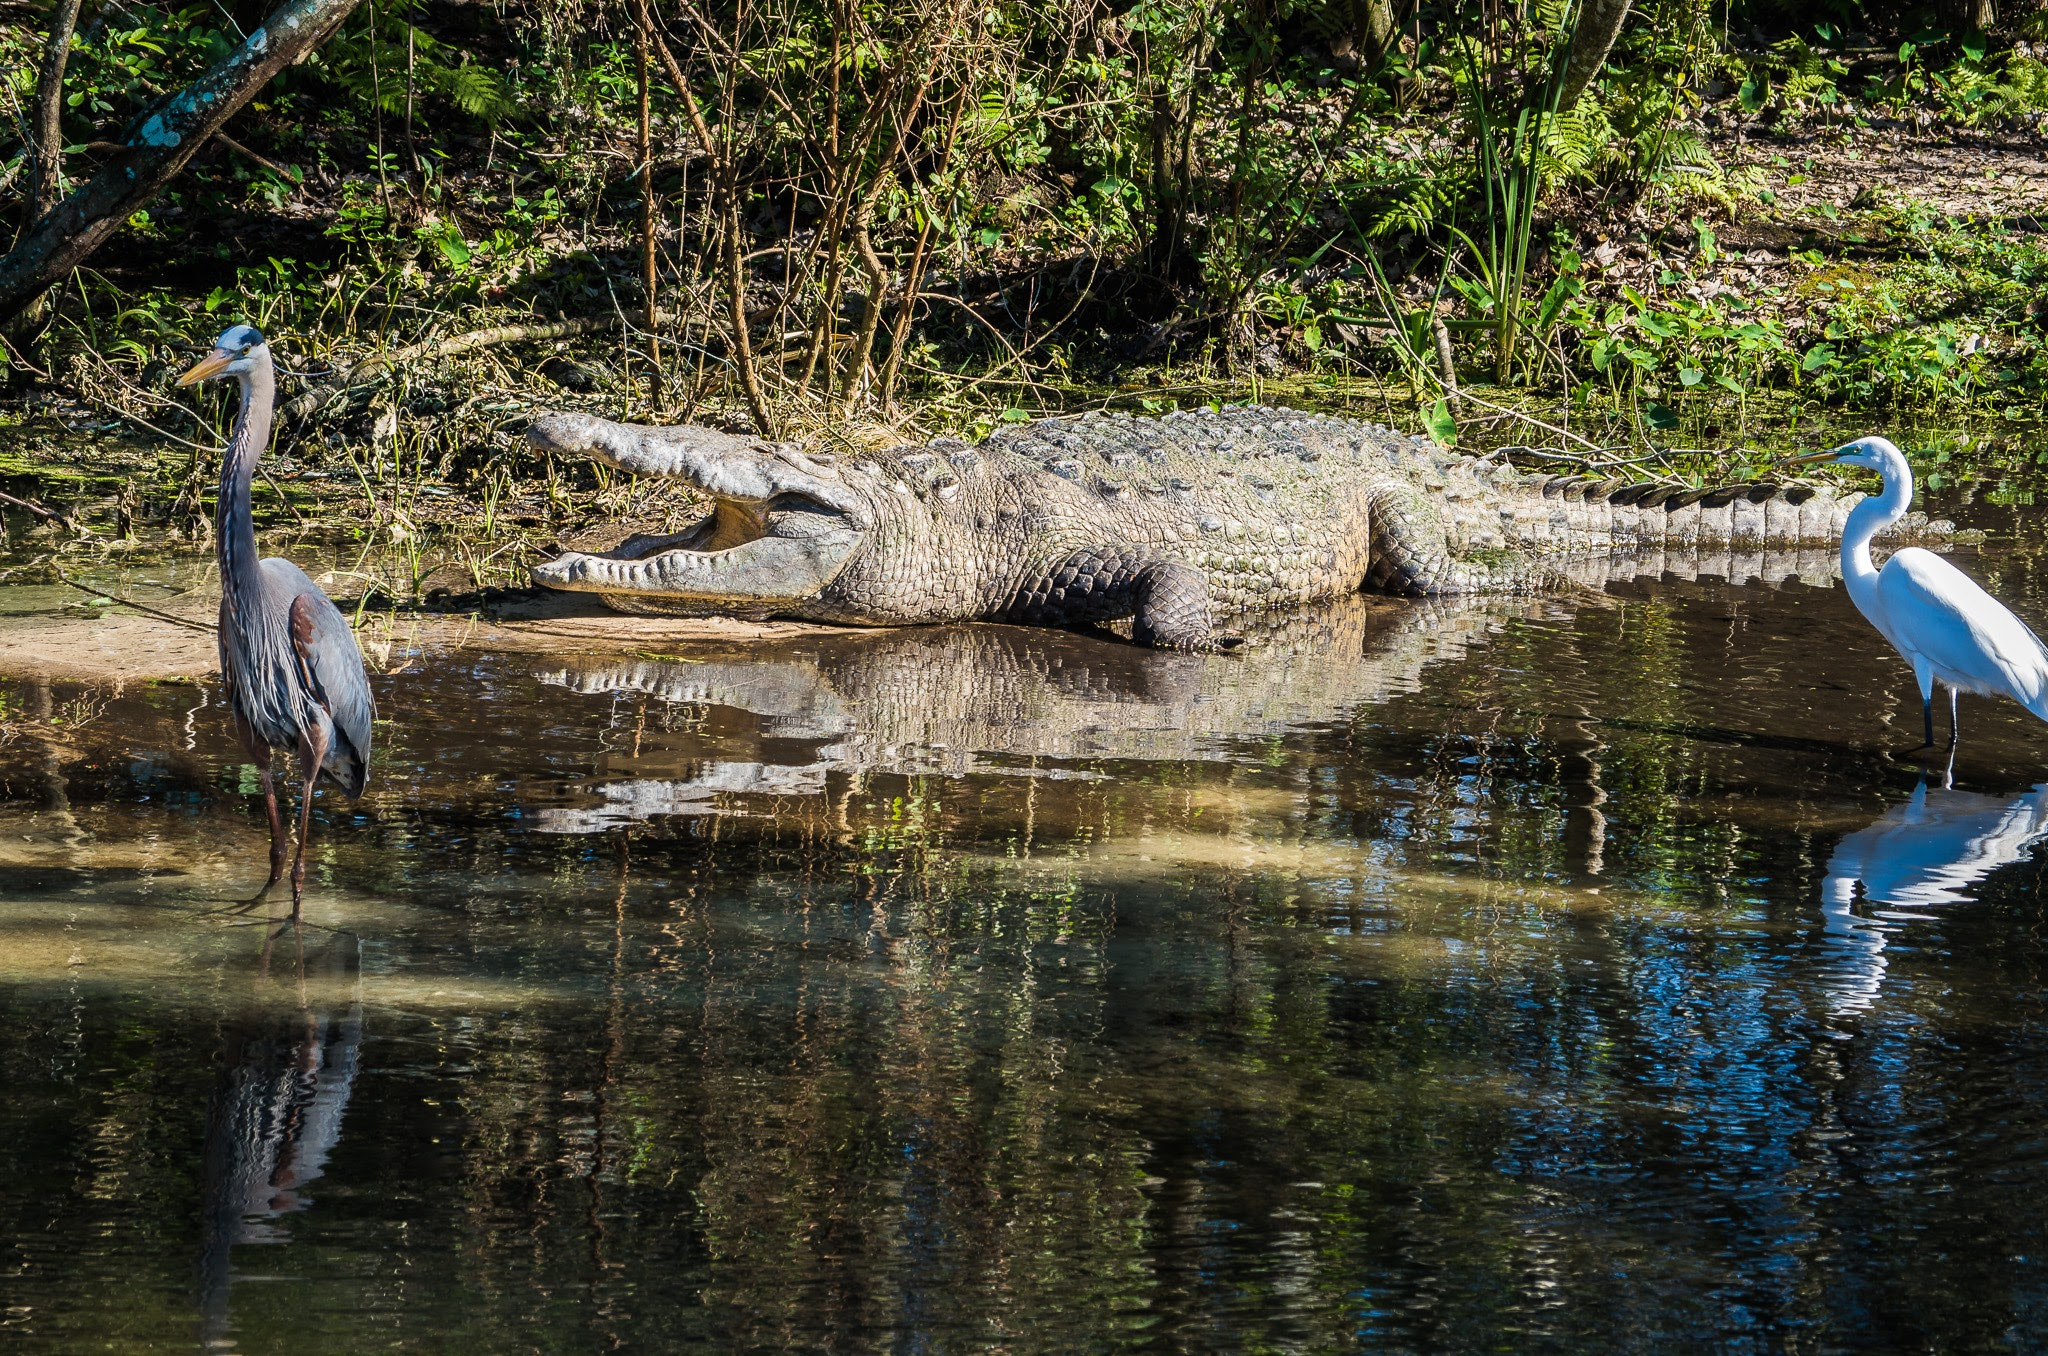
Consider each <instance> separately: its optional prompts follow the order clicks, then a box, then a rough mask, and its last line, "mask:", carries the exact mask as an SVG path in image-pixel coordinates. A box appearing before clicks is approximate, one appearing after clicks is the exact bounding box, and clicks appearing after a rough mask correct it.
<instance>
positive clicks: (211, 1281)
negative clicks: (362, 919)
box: [199, 927, 363, 1351]
mask: <svg viewBox="0 0 2048 1356" xmlns="http://www.w3.org/2000/svg"><path fill="white" fill-rule="evenodd" d="M361 982H362V957H361V948H360V945H359V943H358V941H357V939H356V938H355V937H354V936H352V935H350V934H348V933H332V934H328V935H326V936H324V937H321V938H319V939H318V940H317V942H314V941H310V940H308V939H306V936H305V930H304V929H301V928H292V927H286V928H282V929H280V930H279V931H277V932H273V933H272V934H271V935H270V936H269V937H268V938H267V939H266V941H265V943H264V948H263V958H262V961H261V963H260V965H259V966H258V975H257V979H256V992H255V993H254V995H253V996H252V999H251V1002H250V1004H249V1006H248V1007H247V1008H246V1009H245V1010H244V1011H243V1012H241V1013H240V1014H238V1015H236V1016H234V1017H231V1018H230V1020H229V1022H228V1023H227V1025H226V1027H225V1029H224V1031H223V1033H222V1040H221V1060H220V1078H219V1081H218V1083H217V1084H216V1086H215V1090H214V1095H213V1100H212V1102H211V1103H210V1104H209V1106H208V1108H207V1115H206V1150H205V1160H204V1166H203V1169H202V1178H201V1193H200V1199H201V1208H202V1210H203V1212H204V1219H203V1221H202V1230H201V1237H202V1240H203V1241H202V1245H201V1252H200V1266H199V1271H200V1277H199V1291H200V1293H199V1308H200V1333H201V1343H202V1345H203V1347H204V1348H205V1349H206V1350H208V1351H232V1350H234V1338H233V1327H234V1323H233V1310H232V1303H231V1301H232V1290H233V1285H234V1279H235V1272H234V1248H235V1247H236V1245H237V1244H245V1245H246V1244H275V1243H285V1242H289V1241H290V1235H289V1234H288V1233H287V1232H286V1231H285V1230H284V1228H283V1227H282V1226H281V1219H282V1217H283V1216H285V1215H288V1214H292V1213H295V1212H297V1211H300V1210H304V1209H305V1208H306V1207H307V1206H309V1205H311V1204H312V1198H311V1197H310V1196H309V1195H307V1193H306V1188H307V1186H308V1185H309V1184H310V1183H312V1182H314V1181H316V1180H317V1179H318V1178H319V1177H320V1176H321V1175H322V1174H323V1173H324V1172H325V1171H326V1168H327V1158H328V1155H329V1154H331V1153H333V1152H334V1147H335V1145H336V1143H337V1142H339V1140H340V1138H341V1118H342V1112H343V1110H344V1109H345V1108H346V1107H347V1106H348V1099H349V1094H350V1093H351V1092H352V1091H353V1090H354V1088H355V1078H356V1061H357V1054H358V1051H359V1049H360V1048H361V1045H362V1039H363V1003H362V992H361Z"/></svg>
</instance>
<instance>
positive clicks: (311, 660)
mask: <svg viewBox="0 0 2048 1356" xmlns="http://www.w3.org/2000/svg"><path fill="white" fill-rule="evenodd" d="M214 377H233V378H234V379H235V380H236V381H238V382H240V383H241V385H242V408H241V412H240V413H239V414H238V415H236V417H235V432H234V436H233V437H232V438H230V439H229V440H228V450H227V455H226V457H225V458H224V459H223V461H222V464H221V472H220V500H219V503H218V506H217V509H216V522H217V524H218V531H217V533H216V546H215V551H216V553H217V555H218V556H219V558H220V584H221V592H220V671H221V677H222V679H223V680H224V681H225V683H226V685H227V690H228V698H229V704H230V706H231V707H232V709H233V712H234V723H235V734H236V736H237V737H239V738H240V739H241V741H242V747H244V748H245V749H247V750H248V751H249V758H250V761H252V762H254V763H255V764H256V771H257V774H258V777H259V779H260V780H261V782H262V784H263V808H264V810H265V812H266V813H267V814H268V815H269V816H270V880H269V882H268V884H266V885H265V886H264V887H263V892H262V893H261V894H259V895H258V896H257V898H258V899H262V898H264V897H265V896H266V895H268V894H269V892H270V891H271V890H272V889H273V888H275V887H276V885H277V883H278V881H279V880H281V879H282V878H283V876H284V855H285V853H284V849H285V835H284V823H283V821H282V820H281V819H280V818H279V817H278V813H277V787H276V785H275V783H273V782H272V780H271V776H270V752H271V750H272V749H294V748H295V749H297V750H298V753H299V768H300V774H301V776H303V777H304V779H305V790H304V792H303V793H302V794H301V795H300V797H299V833H298V850H297V852H296V853H294V854H293V857H292V917H293V918H297V917H298V916H299V909H300V905H301V902H302V899H303V896H304V893H305V884H306V835H307V834H308V832H310V830H311V828H312V819H313V788H314V785H315V784H316V783H317V782H318V781H319V779H320V777H321V775H322V774H325V775H326V776H327V778H328V779H329V780H331V781H332V782H333V783H334V784H335V785H336V786H339V787H340V788H341V789H342V790H344V791H346V792H347V793H348V794H349V796H350V797H351V798H353V797H356V796H359V795H361V794H362V793H363V784H364V783H365V782H367V781H368V780H369V777H370V720H371V717H372V716H373V715H374V713H375V708H374V705H373V703H372V701H371V698H370V682H369V679H368V677H367V676H365V674H364V672H363V652H362V651H361V650H360V649H358V648H357V647H356V638H355V633H354V632H353V631H351V630H350V629H349V625H348V621H347V619H346V618H344V617H343V616H342V615H341V612H340V610H339V609H337V608H336V607H335V606H334V604H333V603H332V602H330V601H328V598H327V595H326V594H324V593H322V592H321V591H320V587H319V585H317V584H315V583H314V582H313V581H312V580H310V579H308V578H307V577H306V572H305V571H304V570H301V569H300V568H299V567H298V566H296V565H294V564H292V563H291V562H290V561H289V560H278V559H276V558H271V559H268V560H259V559H258V558H257V556H256V524H255V521H254V519H253V518H252V517H251V514H250V510H249V483H250V481H251V480H252V479H253V478H254V477H255V474H256V462H257V459H258V458H260V457H261V456H262V455H263V449H264V447H265V446H266V445H267V444H268V443H269V442H270V411H271V406H272V404H273V403H274V401H275V400H276V396H277V375H276V370H275V369H274V368H273V367H272V366H271V362H270V346H269V345H268V344H266V343H265V342H264V341H263V335H262V334H261V333H259V332H258V331H257V330H256V329H255V327H254V326H250V325H233V326H230V327H229V328H228V329H226V330H223V331H222V332H221V336H220V338H218V339H216V340H215V341H214V345H213V352H211V353H209V354H207V355H206V356H205V357H204V358H202V359H200V360H199V362H198V363H197V364H196V365H195V366H194V367H193V368H192V370H191V371H189V372H187V373H186V374H185V375H184V376H182V377H180V378H178V384H179V385H180V386H189V385H191V384H192V383H193V382H197V381H206V380H208V379H210V378H214Z"/></svg>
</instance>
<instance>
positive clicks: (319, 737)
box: [292, 725, 327, 922]
mask: <svg viewBox="0 0 2048 1356" xmlns="http://www.w3.org/2000/svg"><path fill="white" fill-rule="evenodd" d="M299 760H300V764H301V767H302V769H303V770H304V772H305V787H304V789H303V790H301V791H300V792H299V846H298V850H297V851H296V852H295V853H294V854H293V855H292V921H293V922H297V921H298V918H299V906H300V905H301V904H302V903H304V902H305V892H306V837H307V835H308V834H310V833H312V831H313V785H314V783H316V782H318V781H319V780H320V765H321V764H322V763H324V762H326V761H327V727H326V726H325V725H315V726H314V727H313V728H312V729H310V730H308V731H306V732H305V733H304V734H303V735H301V736H300V737H299Z"/></svg>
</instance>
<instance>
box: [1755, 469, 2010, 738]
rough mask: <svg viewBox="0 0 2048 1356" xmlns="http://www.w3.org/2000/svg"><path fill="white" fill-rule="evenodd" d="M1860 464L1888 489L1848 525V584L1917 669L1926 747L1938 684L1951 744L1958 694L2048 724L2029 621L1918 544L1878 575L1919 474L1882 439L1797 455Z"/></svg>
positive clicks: (1857, 601) (1844, 541)
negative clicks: (1879, 540) (1880, 546)
mask: <svg viewBox="0 0 2048 1356" xmlns="http://www.w3.org/2000/svg"><path fill="white" fill-rule="evenodd" d="M1794 460H1795V461H1797V462H1817V461H1829V462H1833V463H1835V464H1836V465H1839V466H1860V467H1862V468H1863V469H1864V470H1866V471H1875V472H1877V473H1878V474H1879V475H1881V476H1883V477H1884V491H1883V493H1881V494H1878V495H1876V496H1875V497H1873V498H1870V499H1865V500H1864V501H1863V502H1862V503H1860V504H1858V505H1857V506H1856V507H1855V508H1853V509H1851V510H1850V511H1849V520H1848V522H1847V523H1845V524H1844V525H1843V527H1842V582H1843V584H1844V585H1846V586H1847V588H1848V590H1849V598H1850V600H1851V601H1852V602H1854V603H1855V604H1856V610H1857V611H1859V612H1861V613H1862V614H1863V615H1864V617H1865V618H1866V619H1868V620H1869V622H1870V624H1871V625H1872V626H1875V627H1876V628H1877V629H1878V631H1879V632H1880V633H1881V634H1882V635H1883V636H1884V638H1885V639H1886V640H1888V641H1890V642H1891V643H1892V648H1893V649H1895V650H1897V651H1898V652H1899V654H1900V655H1901V656H1902V657H1903V658H1904V659H1905V661H1906V662H1907V663H1908V664H1910V665H1912V666H1913V677H1914V679H1915V680H1916V681H1917V682H1918V683H1919V684H1920V713H1921V716H1922V718H1923V719H1924V720H1925V721H1926V723H1927V743H1926V744H1925V745H1922V747H1923V748H1925V747H1931V746H1932V745H1933V743H1934V685H1935V684H1936V683H1940V684H1941V685H1942V686H1943V687H1945V688H1947V689H1948V742H1949V746H1950V747H1951V748H1953V747H1954V746H1955V742H1956V696H1957V694H1959V693H1963V692H1977V693H1982V694H1983V695H1984V696H1987V697H2010V698H2012V699H2013V700H2014V701H2016V702H2018V703H2019V704H2020V705H2021V706H2024V707H2026V708H2027V710H2029V711H2031V712H2033V713H2034V714H2035V715H2036V716H2039V717H2040V718H2041V719H2043V720H2048V647H2044V646H2043V645H2042V644H2041V638H2040V637H2039V636H2037V635H2035V634H2034V633H2033V632H2032V631H2030V630H2028V629H2027V624H2026V623H2025V622H2023V621H2021V620H2020V619H2019V618H2018V617H2015V616H2014V615H2013V614H2012V612H2011V611H2010V610H2009V609H2008V608H2007V607H2006V606H2005V604H2003V603H2001V602H1999V601H1998V600H1997V599H1996V598H1993V597H1992V596H1991V595H1990V594H1988V593H1986V592H1985V591H1984V590H1983V589H1982V588H1980V587H1979V586H1978V584H1977V581H1975V580H1974V579H1971V578H1970V577H1969V576H1968V575H1966V574H1964V573H1963V572H1962V571H1961V570H1959V569H1957V568H1956V567H1955V566H1953V565H1951V564H1949V563H1948V562H1947V561H1946V560H1943V559H1942V558H1941V557H1940V556H1938V555H1935V554H1934V553H1933V552H1932V551H1923V550H1921V549H1920V548H1918V547H1915V546H1908V547H1905V548H1903V549H1901V550H1899V551H1897V552H1895V553H1894V554H1893V556H1892V558H1891V559H1890V560H1887V561H1886V562H1885V563H1884V569H1882V570H1879V569H1878V568H1877V567H1876V566H1875V565H1873V564H1871V560H1870V539H1871V538H1872V537H1874V536H1876V535H1877V534H1878V532H1880V531H1881V530H1883V529H1884V528H1885V527H1886V526H1888V525H1890V524H1892V523H1895V522H1897V521H1898V520H1899V519H1900V518H1902V517H1904V516H1905V513H1906V508H1907V506H1908V505H1909V504H1911V503H1912V501H1913V468H1912V467H1910V466H1908V465H1907V464H1906V458H1905V455H1904V454H1903V453H1901V452H1900V451H1899V449H1898V448H1896V447H1894V446H1893V445H1892V444H1891V443H1890V442H1888V441H1886V440H1885V439H1883V438H1859V439H1857V440H1856V441H1855V442H1853V443H1848V444H1845V445H1844V446H1842V447H1838V448H1835V449H1834V450H1833V451H1829V452H1816V453H1814V454H1812V455H1811V456H1805V457H1797V458H1794Z"/></svg>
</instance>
